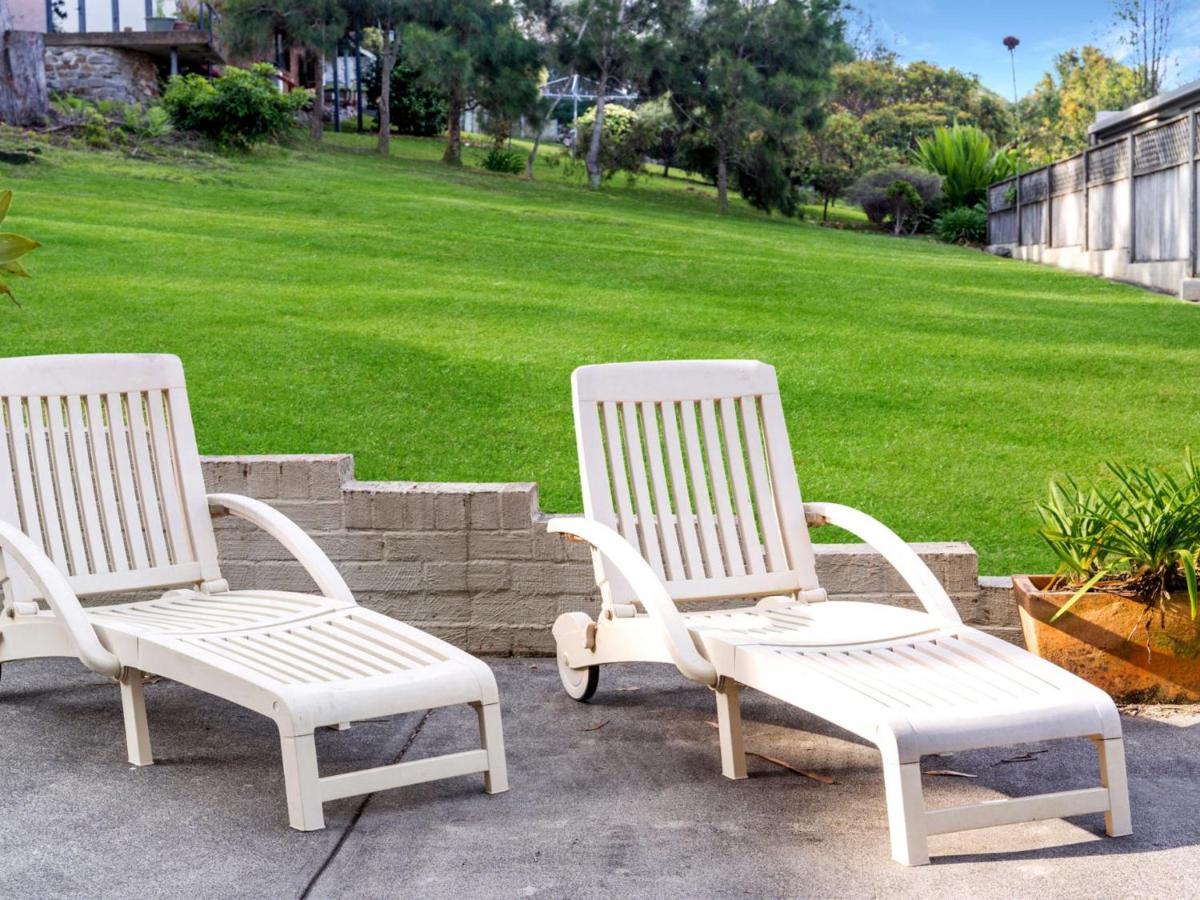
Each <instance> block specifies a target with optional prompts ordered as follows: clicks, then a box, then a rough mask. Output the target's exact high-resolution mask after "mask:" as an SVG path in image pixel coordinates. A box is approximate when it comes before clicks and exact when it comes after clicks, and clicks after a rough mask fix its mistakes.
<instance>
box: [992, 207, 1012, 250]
mask: <svg viewBox="0 0 1200 900" xmlns="http://www.w3.org/2000/svg"><path fill="white" fill-rule="evenodd" d="M1016 242H1017V211H1016V209H1014V208H1013V207H1011V206H1010V207H1009V208H1008V209H1005V210H1001V211H1000V212H994V213H992V214H991V215H990V216H988V243H989V244H1015V243H1016Z"/></svg>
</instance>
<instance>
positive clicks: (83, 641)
mask: <svg viewBox="0 0 1200 900" xmlns="http://www.w3.org/2000/svg"><path fill="white" fill-rule="evenodd" d="M0 550H3V551H4V553H5V555H6V556H7V557H8V558H9V559H11V560H12V561H13V562H15V563H16V564H17V565H19V566H20V567H21V568H22V569H24V570H25V572H26V573H27V574H28V575H29V578H30V580H31V581H32V582H33V586H34V587H35V588H37V590H38V592H39V593H40V594H41V595H42V596H43V597H44V598H45V599H46V603H47V604H49V606H50V608H51V609H52V610H54V615H55V616H57V617H58V620H59V621H60V622H62V624H63V627H65V628H66V629H67V633H68V634H69V635H70V636H71V640H72V641H74V643H75V649H76V650H78V651H79V659H80V660H81V661H82V662H83V664H84V665H85V666H87V667H88V668H89V669H91V670H92V671H93V672H99V673H100V674H101V675H108V676H111V677H112V678H119V677H120V675H121V661H120V660H119V659H117V657H116V656H114V655H113V654H112V653H110V652H109V651H108V650H105V649H104V646H103V645H102V644H101V643H100V639H99V638H98V637H96V629H94V628H93V627H92V623H91V622H89V621H88V618H87V615H86V614H85V613H84V611H83V607H82V606H80V605H79V598H78V597H76V596H75V592H74V591H73V590H71V585H70V584H68V583H67V579H66V576H64V575H63V574H62V572H60V571H59V569H58V566H56V565H54V563H53V561H52V560H51V559H50V557H48V556H46V554H45V553H43V552H42V548H41V547H39V546H38V545H37V544H35V543H34V542H33V541H32V540H30V539H29V537H28V536H27V535H26V534H25V533H24V532H22V531H21V530H20V529H19V528H15V527H14V526H12V525H10V524H9V523H8V522H0Z"/></svg>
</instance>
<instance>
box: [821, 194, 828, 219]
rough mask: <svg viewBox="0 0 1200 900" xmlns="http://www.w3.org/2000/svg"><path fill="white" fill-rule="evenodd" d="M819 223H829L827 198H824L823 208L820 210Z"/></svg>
mask: <svg viewBox="0 0 1200 900" xmlns="http://www.w3.org/2000/svg"><path fill="white" fill-rule="evenodd" d="M821 221H822V222H828V221H829V198H828V197H826V198H825V208H824V209H823V210H821Z"/></svg>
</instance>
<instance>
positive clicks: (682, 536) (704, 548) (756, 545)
mask: <svg viewBox="0 0 1200 900" xmlns="http://www.w3.org/2000/svg"><path fill="white" fill-rule="evenodd" d="M572 385H573V392H574V402H575V432H576V437H577V439H578V446H579V467H580V472H581V475H582V479H583V503H584V512H585V514H586V515H587V516H588V517H589V518H591V519H594V520H595V521H598V522H600V523H602V524H604V525H607V526H609V527H611V528H614V529H616V530H617V531H619V532H620V534H621V535H622V536H623V537H624V538H625V539H626V540H627V541H629V543H631V544H632V545H633V546H635V547H637V548H638V549H639V550H640V551H641V553H642V556H643V557H644V558H645V559H646V561H647V562H649V563H650V565H651V566H652V567H653V568H654V570H655V571H656V572H657V573H658V574H659V576H661V577H662V579H663V581H664V582H665V583H666V586H667V590H668V591H669V592H670V594H671V596H672V598H673V599H675V600H718V599H726V598H733V597H763V596H767V595H774V594H783V595H790V594H797V593H799V592H802V591H805V590H814V589H816V588H817V578H816V572H815V569H814V561H813V555H812V546H811V544H810V542H809V536H808V527H807V525H806V524H805V521H804V507H803V504H802V502H801V499H800V488H799V485H798V484H797V483H796V470H795V465H794V462H793V459H792V450H791V444H790V443H789V442H788V436H787V426H786V424H785V423H784V418H783V407H782V405H781V403H780V399H779V386H778V383H777V381H776V379H775V370H774V369H773V368H772V367H771V366H768V365H765V364H764V363H760V362H753V361H734V360H728V361H711V362H652V363H616V364H611V365H599V366H584V367H582V368H580V369H577V370H576V371H575V374H574V377H573V379H572ZM596 576H597V581H598V583H599V584H600V587H601V590H602V592H603V593H604V594H605V599H606V600H607V601H608V602H609V603H614V604H623V603H629V602H631V601H633V600H634V599H636V598H635V597H633V596H632V591H631V590H630V588H629V586H628V584H627V583H626V582H625V581H624V579H622V578H621V577H620V575H619V574H618V573H617V572H616V570H615V569H613V568H612V567H609V566H606V564H605V562H604V560H603V559H602V558H598V559H597V560H596Z"/></svg>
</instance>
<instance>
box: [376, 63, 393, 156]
mask: <svg viewBox="0 0 1200 900" xmlns="http://www.w3.org/2000/svg"><path fill="white" fill-rule="evenodd" d="M382 63H383V65H382V67H381V69H380V79H379V101H378V103H379V152H380V153H381V154H382V155H384V156H388V155H390V154H391V152H392V69H394V68H395V67H396V49H395V48H389V49H387V50H384V52H383V59H382Z"/></svg>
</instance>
